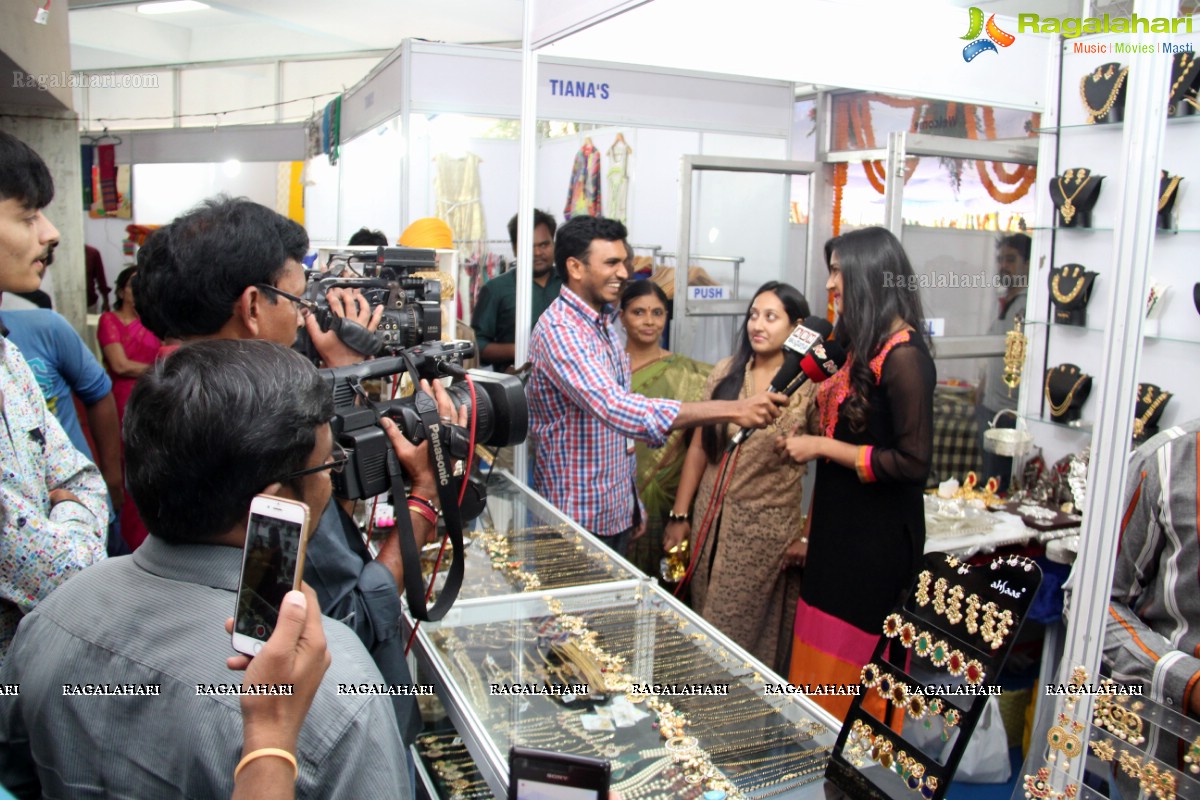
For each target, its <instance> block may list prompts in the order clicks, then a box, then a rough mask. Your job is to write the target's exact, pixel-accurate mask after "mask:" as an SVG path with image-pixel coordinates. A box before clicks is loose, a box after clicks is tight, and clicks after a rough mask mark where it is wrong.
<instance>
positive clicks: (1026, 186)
mask: <svg viewBox="0 0 1200 800" xmlns="http://www.w3.org/2000/svg"><path fill="white" fill-rule="evenodd" d="M963 116H964V118H965V122H966V126H967V138H968V139H978V138H979V129H978V127H977V126H976V125H975V108H974V106H965V107H964V108H963ZM983 125H984V133H985V134H986V135H987V137H988V140H989V141H994V140H995V139H996V116H995V112H994V111H993V110H992V109H991V108H989V107H986V106H985V107H984V109H983ZM992 168H993V169H995V171H996V177H997V178H999V179H1000V180H1001V181H1003V182H1004V183H1006V184H1016V185H1015V186H1014V187H1013V189H1012V190H1011V191H1003V190H1001V189H999V188H998V187H997V186H996V182H995V181H994V180H993V179H992V176H991V173H990V171H989V169H988V162H987V161H983V160H980V159H977V160H976V161H975V171H976V172H978V173H979V182H980V183H982V184H983V188H984V189H986V190H987V193H988V195H989V196H990V197H991V198H992V199H993V200H995V201H996V202H997V203H1003V204H1005V205H1007V204H1009V203H1015V202H1016V201H1017V200H1020V199H1021V198H1022V197H1024V196H1025V195H1027V194H1029V190H1030V189H1031V188H1032V187H1033V182H1034V181H1035V180H1037V169H1036V167H1034V165H1032V164H1021V165H1020V166H1018V167H1017V168H1016V170H1015V171H1013V172H1009V171H1008V170H1007V169H1005V167H1004V166H1003V164H1001V163H1000V162H993V163H992Z"/></svg>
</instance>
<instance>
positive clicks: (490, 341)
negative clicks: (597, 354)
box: [471, 209, 562, 372]
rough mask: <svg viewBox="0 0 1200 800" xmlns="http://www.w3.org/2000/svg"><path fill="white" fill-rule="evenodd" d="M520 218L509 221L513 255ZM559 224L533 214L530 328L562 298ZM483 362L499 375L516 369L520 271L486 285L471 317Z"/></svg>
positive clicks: (494, 279) (539, 212)
mask: <svg viewBox="0 0 1200 800" xmlns="http://www.w3.org/2000/svg"><path fill="white" fill-rule="evenodd" d="M517 228H518V224H517V217H516V216H515V215H514V216H513V218H512V219H510V220H509V221H508V238H509V240H510V241H512V248H513V254H514V255H515V254H516V252H517ZM557 228H558V224H557V223H556V222H555V221H554V217H552V216H550V215H549V214H547V213H546V212H545V211H540V210H538V209H534V211H533V303H532V308H533V316H532V318H531V319H530V321H529V328H530V330H533V326H534V325H536V324H537V321H538V318H539V317H541V316H542V312H544V311H545V310H546V309H547V308H549V307H550V304H551V303H553V302H554V301H555V299H556V298H557V297H558V290H559V289H561V288H562V278H560V277H559V276H558V273H557V272H556V271H555V269H554V231H555V230H556V229H557ZM471 327H472V328H473V329H474V330H475V342H476V344H477V346H478V347H479V360H480V361H482V362H483V363H484V364H491V365H492V366H493V368H494V369H495V370H496V371H497V372H505V371H507V370H508V369H509V368H511V367H512V366H513V360H514V359H515V358H516V345H515V344H514V343H515V342H516V341H517V270H516V268H515V267H514V268H513V269H510V270H508V271H507V272H504V273H501V274H500V275H497V276H496V277H494V278H492V279H491V280H490V281H488V282H487V283H485V284H484V285H483V287H482V288H481V289H480V290H479V299H478V300H477V301H476V303H475V311H474V313H473V314H472V316H471Z"/></svg>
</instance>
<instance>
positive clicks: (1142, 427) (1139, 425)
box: [1133, 389, 1171, 439]
mask: <svg viewBox="0 0 1200 800" xmlns="http://www.w3.org/2000/svg"><path fill="white" fill-rule="evenodd" d="M1149 396H1150V389H1147V390H1146V397H1149ZM1170 396H1171V393H1170V392H1159V394H1158V397H1156V398H1155V399H1154V402H1153V403H1151V404H1150V407H1149V408H1147V409H1146V411H1145V413H1144V414H1142V415H1141V416H1140V417H1138V418H1137V419H1135V420H1134V421H1133V435H1134V436H1136V437H1137V438H1139V439H1140V438H1142V434H1143V433H1145V432H1146V425H1147V424H1149V422H1150V420H1151V419H1153V417H1154V412H1155V411H1158V409H1159V407H1160V406H1161V405H1162V404H1163V403H1165V402H1167V399H1168V398H1169V397H1170Z"/></svg>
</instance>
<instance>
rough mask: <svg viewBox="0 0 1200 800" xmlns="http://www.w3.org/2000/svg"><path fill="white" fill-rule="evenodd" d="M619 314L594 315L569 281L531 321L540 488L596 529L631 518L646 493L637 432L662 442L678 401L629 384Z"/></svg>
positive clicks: (614, 529) (618, 526)
mask: <svg viewBox="0 0 1200 800" xmlns="http://www.w3.org/2000/svg"><path fill="white" fill-rule="evenodd" d="M616 316H617V315H616V311H613V310H607V309H606V310H605V311H604V312H601V313H597V312H596V311H595V310H594V309H592V308H591V307H590V306H589V305H588V304H587V303H585V302H583V300H581V299H580V298H579V295H577V294H575V293H574V292H572V291H571V290H570V289H568V288H567V287H565V286H564V287H563V289H562V293H561V294H560V295H559V297H558V299H557V300H555V301H554V303H552V304H551V306H550V308H548V309H547V310H546V313H544V314H543V315H542V317H541V319H540V320H538V324H537V327H535V328H534V329H533V339H532V341H531V343H530V347H529V359H530V361H531V362H533V372H532V374H531V375H530V377H529V384H528V386H527V387H526V390H525V391H526V394H527V395H528V397H529V413H530V432H531V434H532V436H533V438H534V441H535V447H536V453H537V461H536V463H535V465H534V472H533V488H534V490H535V491H537V492H538V493H539V494H541V495H542V496H543V497H545V498H546V499H547V500H549V501H550V502H551V503H553V504H554V505H555V506H557V507H558V508H559V509H560V510H561V511H562V512H563V513H564V514H566V515H567V516H569V517H571V518H572V519H574V520H575V521H576V522H578V523H579V524H580V525H582V526H583V527H584V528H586V529H587V530H589V531H591V532H592V533H594V534H596V535H597V536H615V535H616V534H618V533H620V532H621V531H623V530H625V529H626V528H628V527H630V526H631V525H632V524H633V520H634V503H635V502H638V503H639V506H640V501H638V500H637V488H636V479H637V460H636V457H635V456H634V454H633V450H632V447H630V445H631V444H632V442H631V440H633V439H636V440H639V441H643V442H646V443H647V444H649V445H650V446H651V447H662V446H663V445H664V444H665V443H666V441H667V435H668V434H669V433H670V431H671V424H672V423H673V422H674V421H675V417H676V416H678V414H679V405H680V404H679V401H678V400H660V399H654V398H649V397H643V396H642V395H640V394H634V393H633V392H632V391H631V390H630V383H631V380H632V375H631V372H630V369H629V356H628V354H627V353H626V352H625V350H624V348H623V347H622V346H621V342H620V340H619V339H618V338H617V332H616V324H617V323H616ZM641 513H642V515H643V516H644V511H643V512H641Z"/></svg>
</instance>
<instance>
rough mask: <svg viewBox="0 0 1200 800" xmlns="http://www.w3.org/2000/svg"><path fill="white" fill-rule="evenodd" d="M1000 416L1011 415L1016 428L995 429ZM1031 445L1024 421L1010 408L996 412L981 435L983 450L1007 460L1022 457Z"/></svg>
mask: <svg viewBox="0 0 1200 800" xmlns="http://www.w3.org/2000/svg"><path fill="white" fill-rule="evenodd" d="M1002 414H1012V415H1013V416H1014V417H1016V418H1017V427H1015V428H997V427H996V422H998V421H999V419H1000V416H1001V415H1002ZM1032 445H1033V434H1031V433H1030V432H1029V431H1028V430H1026V429H1025V420H1023V419H1021V417H1020V416H1018V415H1017V412H1015V411H1013V410H1012V409H1011V408H1006V409H1003V410H1001V411H998V412H996V416H994V417H992V421H991V422H990V423H988V429H987V430H986V431H984V433H983V449H984V450H987V451H988V452H989V453H995V454H996V455H998V456H1005V457H1007V458H1014V457H1016V456H1023V455H1025V454H1026V453H1028V452H1029V448H1030V447H1031V446H1032Z"/></svg>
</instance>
